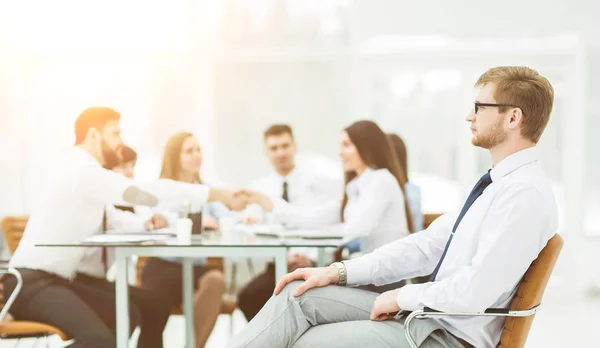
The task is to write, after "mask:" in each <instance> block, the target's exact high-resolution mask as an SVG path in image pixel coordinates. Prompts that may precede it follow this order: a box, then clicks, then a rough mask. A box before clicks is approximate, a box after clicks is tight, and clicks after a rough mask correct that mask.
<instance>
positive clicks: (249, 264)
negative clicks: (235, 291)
mask: <svg viewBox="0 0 600 348" xmlns="http://www.w3.org/2000/svg"><path fill="white" fill-rule="evenodd" d="M246 264H247V265H248V272H249V273H250V276H251V277H252V278H254V276H256V272H254V264H253V263H252V258H251V257H247V258H246Z"/></svg>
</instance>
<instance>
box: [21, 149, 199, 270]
mask: <svg viewBox="0 0 600 348" xmlns="http://www.w3.org/2000/svg"><path fill="white" fill-rule="evenodd" d="M131 188H137V189H139V190H141V191H142V192H145V193H148V194H151V195H153V196H154V197H156V198H157V199H158V200H159V201H180V200H188V201H190V202H193V203H197V204H204V203H206V201H207V199H208V196H209V188H208V187H206V186H204V185H189V184H184V183H181V182H176V181H172V180H156V181H153V182H148V183H139V182H136V181H133V180H130V179H127V178H126V177H124V176H123V175H121V174H118V173H114V172H112V171H109V170H106V169H104V168H102V166H101V165H100V163H98V161H97V160H96V159H95V158H94V157H92V156H91V155H90V154H89V153H87V152H86V151H84V150H82V149H80V148H78V147H73V148H71V149H69V150H68V151H65V153H64V155H63V156H61V157H60V158H59V159H57V161H56V162H55V166H54V168H53V169H52V170H50V171H49V172H48V176H47V177H46V178H45V185H44V189H43V190H42V191H41V192H40V194H39V195H38V196H37V197H36V198H35V203H34V207H33V210H32V214H31V217H30V218H29V221H28V223H27V227H26V229H25V233H24V234H23V238H22V239H21V242H20V243H19V247H18V248H17V250H16V251H15V254H14V255H13V257H12V258H11V260H10V266H11V267H23V268H30V269H37V270H42V271H46V272H49V273H53V274H56V275H59V276H61V277H64V278H72V277H74V276H75V274H76V272H77V271H78V269H79V266H80V263H81V261H82V259H83V258H84V256H85V248H70V247H69V248H60V247H36V246H35V244H39V243H60V242H77V241H81V240H83V239H85V238H88V237H90V236H93V235H95V234H99V233H101V229H102V217H103V214H104V207H105V205H107V204H120V205H127V204H128V203H127V202H125V201H124V198H123V195H124V193H125V192H126V190H128V189H130V190H131ZM130 190H129V191H128V192H130ZM132 203H133V202H132Z"/></svg>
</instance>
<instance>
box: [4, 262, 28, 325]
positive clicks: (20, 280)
mask: <svg viewBox="0 0 600 348" xmlns="http://www.w3.org/2000/svg"><path fill="white" fill-rule="evenodd" d="M6 274H10V275H12V276H14V277H15V278H17V286H15V289H14V290H13V292H12V293H11V294H10V297H9V298H8V299H7V300H6V303H5V304H4V307H2V310H0V322H1V321H2V320H4V318H5V317H6V314H8V310H9V309H10V307H11V306H12V304H13V303H14V302H15V300H16V299H17V296H19V293H20V292H21V288H22V287H23V277H21V273H20V272H19V271H18V270H17V269H16V268H12V267H8V266H5V265H0V279H1V278H2V277H4V275H6Z"/></svg>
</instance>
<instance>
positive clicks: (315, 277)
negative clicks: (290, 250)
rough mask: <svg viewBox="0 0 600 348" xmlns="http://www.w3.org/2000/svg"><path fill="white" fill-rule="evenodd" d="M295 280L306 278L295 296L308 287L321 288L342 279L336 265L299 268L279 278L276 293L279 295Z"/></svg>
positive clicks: (295, 292)
mask: <svg viewBox="0 0 600 348" xmlns="http://www.w3.org/2000/svg"><path fill="white" fill-rule="evenodd" d="M294 280H304V283H302V284H300V285H299V286H298V287H297V288H296V290H295V291H294V294H293V295H294V296H300V295H302V294H303V293H305V292H306V290H308V289H312V288H319V287H323V286H327V285H329V284H337V283H338V282H339V280H340V276H339V273H338V270H337V268H336V267H335V266H329V267H319V268H298V269H297V270H295V271H294V272H292V273H288V274H286V275H285V276H283V277H282V278H281V279H279V282H277V286H275V292H274V294H275V295H279V293H280V292H281V290H283V288H284V287H285V286H286V285H287V284H288V283H291V282H293V281H294Z"/></svg>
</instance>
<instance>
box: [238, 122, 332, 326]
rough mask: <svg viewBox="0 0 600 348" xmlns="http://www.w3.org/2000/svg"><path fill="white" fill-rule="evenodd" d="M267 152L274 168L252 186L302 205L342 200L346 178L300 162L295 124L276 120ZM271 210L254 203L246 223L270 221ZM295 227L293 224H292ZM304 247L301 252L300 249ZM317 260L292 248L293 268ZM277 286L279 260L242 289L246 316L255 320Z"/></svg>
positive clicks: (268, 135)
mask: <svg viewBox="0 0 600 348" xmlns="http://www.w3.org/2000/svg"><path fill="white" fill-rule="evenodd" d="M264 141H265V154H266V155H267V157H268V158H269V160H270V161H271V164H272V165H273V169H274V172H273V173H271V174H269V175H268V176H266V177H264V178H261V179H259V180H257V181H255V182H254V183H253V184H252V185H251V186H250V187H251V188H252V189H253V190H255V191H259V192H262V193H265V194H267V195H268V196H270V197H272V198H282V199H284V200H286V201H288V202H290V203H291V204H293V205H297V206H299V207H307V206H315V205H318V204H321V203H324V202H327V201H329V200H340V199H341V197H342V187H343V182H342V181H341V180H338V179H336V178H334V177H331V176H327V175H323V174H322V173H319V172H318V171H316V170H314V168H303V167H302V166H298V165H297V164H296V142H295V141H294V134H293V131H292V128H291V127H290V126H288V125H286V124H275V125H272V126H270V127H269V128H268V129H267V130H266V131H265V132H264ZM268 220H269V219H268V217H267V214H266V213H265V212H264V211H263V210H262V208H261V207H260V206H258V205H251V206H249V207H248V209H246V211H245V212H244V221H245V222H246V223H255V222H268ZM288 227H293V226H288ZM300 251H301V252H300ZM312 265H314V261H313V260H312V259H311V257H309V256H308V255H307V253H306V250H292V251H291V252H290V256H289V258H288V267H289V269H296V268H298V267H308V266H312ZM274 286H275V264H274V263H269V264H268V265H267V269H266V270H265V271H264V272H263V273H261V274H260V275H258V276H257V277H256V278H255V279H253V280H252V281H251V282H250V283H249V284H248V285H247V286H246V287H244V289H242V290H241V291H240V293H239V307H240V309H241V310H242V312H244V315H245V316H246V319H248V320H251V319H252V318H253V317H254V316H255V315H256V313H258V311H259V310H260V309H261V308H262V306H263V305H264V304H265V302H267V300H268V299H269V297H271V294H272V293H273V289H274Z"/></svg>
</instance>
